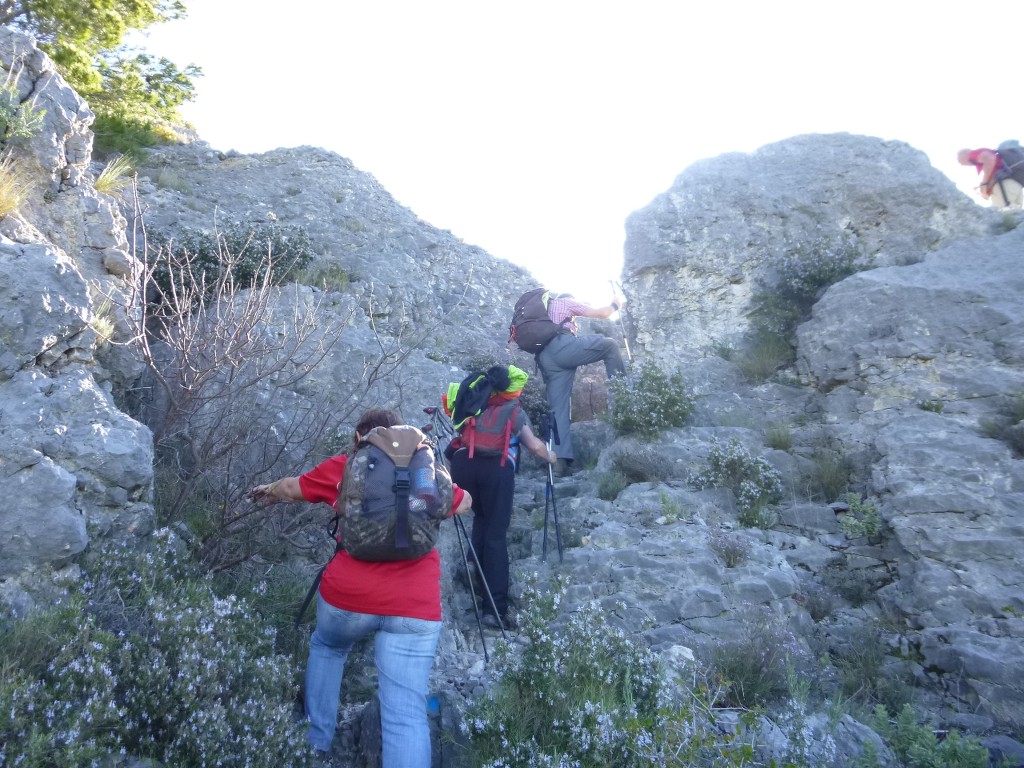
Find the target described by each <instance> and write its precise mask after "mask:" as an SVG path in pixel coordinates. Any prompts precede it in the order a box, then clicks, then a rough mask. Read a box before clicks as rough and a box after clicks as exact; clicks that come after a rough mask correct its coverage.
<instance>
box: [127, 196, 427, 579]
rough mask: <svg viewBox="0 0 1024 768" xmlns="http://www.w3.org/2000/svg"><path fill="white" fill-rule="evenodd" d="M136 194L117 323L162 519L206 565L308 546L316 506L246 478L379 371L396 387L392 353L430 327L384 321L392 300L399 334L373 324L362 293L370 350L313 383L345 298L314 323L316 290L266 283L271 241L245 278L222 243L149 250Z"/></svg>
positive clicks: (333, 427)
mask: <svg viewBox="0 0 1024 768" xmlns="http://www.w3.org/2000/svg"><path fill="white" fill-rule="evenodd" d="M135 204H136V208H137V209H136V216H135V219H134V220H135V226H136V227H137V229H138V230H141V231H137V232H136V233H135V235H136V236H135V237H134V238H133V242H135V243H137V244H138V243H141V253H140V252H138V249H137V253H136V257H137V259H136V267H137V271H136V273H135V274H134V275H132V278H133V280H132V286H133V291H132V293H131V294H130V296H129V298H128V300H127V301H125V302H122V304H121V309H122V310H123V313H122V317H120V318H119V320H120V322H121V324H122V327H123V328H124V329H125V333H126V335H127V337H128V340H127V342H126V343H128V344H130V345H131V346H132V347H133V348H134V349H135V350H136V351H137V353H138V354H139V356H140V357H141V359H142V360H143V362H144V363H145V366H146V372H145V374H144V376H143V379H142V381H141V382H140V384H139V387H138V389H137V391H136V392H135V397H134V398H133V399H132V403H133V407H132V408H131V410H132V411H133V413H134V414H135V415H136V416H137V417H138V418H139V419H140V420H141V421H143V423H145V424H146V425H147V426H149V427H150V429H151V430H152V432H153V439H154V448H155V454H156V467H155V473H156V499H155V501H156V506H157V512H158V514H159V516H160V517H161V519H162V522H164V523H177V522H184V523H186V524H187V525H188V528H189V530H190V531H191V532H192V533H193V535H194V536H195V538H196V543H197V544H198V545H199V547H198V548H199V551H200V552H201V553H202V556H203V559H204V561H205V565H206V566H207V568H209V569H210V570H213V571H218V570H224V569H227V568H232V567H234V566H236V565H238V564H241V563H244V562H247V561H250V560H252V559H253V558H255V557H259V558H271V559H276V555H275V549H276V550H281V549H282V548H283V547H299V548H304V549H309V548H312V547H316V546H317V545H318V543H319V542H320V541H321V537H319V536H317V537H312V536H309V535H306V534H305V532H304V529H305V528H307V526H308V525H309V523H310V522H311V520H313V519H317V518H319V519H322V518H323V515H324V511H323V510H316V509H311V508H309V507H308V506H307V507H303V508H300V507H296V506H291V507H289V506H283V505H278V506H277V507H267V508H265V507H262V506H259V505H256V504H254V503H253V502H251V501H250V500H249V499H248V491H249V489H250V488H252V486H253V485H255V484H256V483H257V481H260V480H263V479H266V478H268V477H279V476H281V475H284V474H295V473H296V472H297V471H299V470H300V469H302V468H304V467H308V465H309V464H310V463H312V462H311V461H310V459H311V457H312V454H313V452H314V451H315V450H316V448H317V447H318V446H323V445H325V444H326V443H327V442H328V438H329V437H330V436H331V435H333V434H335V433H337V432H338V431H339V428H340V427H341V425H343V424H346V423H351V422H352V421H354V418H355V416H356V415H358V412H359V411H361V410H362V409H363V408H365V407H366V406H367V405H369V404H370V402H369V400H370V399H371V398H373V397H374V396H375V384H378V383H379V382H381V381H383V380H385V379H386V380H387V381H388V385H389V387H391V388H393V389H397V390H398V393H399V396H400V395H401V390H402V386H403V379H402V374H401V370H400V369H401V367H402V365H403V363H404V362H405V361H406V360H407V359H408V356H409V355H410V353H411V352H412V351H413V350H414V349H415V348H416V347H417V346H418V345H419V344H422V342H423V339H424V338H426V337H427V335H428V334H430V333H433V331H434V330H435V327H433V326H432V327H430V328H427V329H425V330H424V329H423V328H422V327H421V326H417V325H416V324H409V323H404V322H402V319H401V317H398V318H397V319H396V312H397V313H398V314H401V313H402V312H404V311H405V308H404V307H402V306H401V305H400V306H398V307H394V306H392V307H389V311H388V312H387V313H386V314H387V316H388V317H389V318H390V319H391V320H393V321H394V322H395V324H396V327H398V328H399V329H401V330H400V332H399V333H397V334H395V335H387V334H385V333H384V332H380V331H378V329H377V327H376V323H377V322H378V321H379V320H378V313H376V312H375V311H374V308H373V306H372V297H371V299H370V301H371V306H370V308H369V312H368V314H369V316H370V324H371V329H372V330H373V333H374V338H375V339H376V342H377V349H376V350H375V351H374V352H372V353H368V354H365V355H364V356H363V358H362V359H359V358H358V357H356V355H355V354H352V355H347V356H346V359H345V366H343V368H344V371H343V376H342V378H344V379H345V382H344V383H341V382H339V381H337V379H338V378H339V377H338V376H337V375H335V376H334V377H333V378H332V380H331V383H332V386H330V387H325V386H324V382H322V381H319V380H318V377H317V376H316V374H315V372H316V370H317V368H318V366H319V365H320V364H321V363H323V362H324V360H325V358H326V357H327V356H328V355H329V354H331V352H332V350H333V349H334V348H335V346H336V345H337V344H338V341H339V339H340V338H341V334H342V329H344V328H345V327H346V325H348V323H347V320H348V319H349V318H351V314H352V313H353V312H355V311H356V307H355V304H354V303H353V307H352V309H351V310H350V314H349V316H348V317H342V318H338V317H332V320H331V322H325V319H324V315H325V312H324V311H323V310H324V307H323V306H322V304H321V302H322V301H323V299H324V296H325V295H324V294H318V293H317V292H315V291H311V290H309V289H308V288H303V287H301V286H294V285H291V286H289V285H279V284H278V283H277V282H276V281H275V279H274V275H275V269H274V266H275V264H274V258H275V254H274V252H273V249H272V247H271V246H270V245H269V244H268V247H267V249H266V253H265V254H263V255H262V256H261V258H260V259H258V260H256V259H254V258H253V255H252V253H251V251H250V252H248V253H247V254H246V259H247V264H246V268H247V274H248V275H250V276H249V277H247V279H246V280H245V281H244V284H239V283H238V281H237V280H236V277H235V275H236V273H237V270H236V269H234V267H235V259H236V256H235V255H234V254H233V253H231V252H230V250H229V249H228V248H226V247H221V248H220V249H219V251H218V254H217V256H218V258H217V261H218V262H219V265H218V266H216V267H215V268H214V267H211V265H210V263H209V259H207V261H206V262H205V263H204V264H202V265H200V264H198V263H197V261H196V259H195V258H194V257H193V256H192V255H191V254H190V253H189V252H188V251H186V250H182V249H176V248H175V247H174V244H173V243H167V244H165V245H163V246H161V247H159V248H154V249H153V250H152V252H151V251H150V249H149V247H148V245H147V239H146V235H145V226H144V222H143V217H142V215H141V211H140V209H139V208H138V199H137V197H136V198H135ZM218 242H222V241H221V240H220V239H218ZM257 261H258V263H256V262H257ZM276 273H277V274H282V270H280V269H279V270H276ZM410 311H411V310H410ZM442 319H443V318H442ZM440 322H441V321H440V320H439V321H438V323H440Z"/></svg>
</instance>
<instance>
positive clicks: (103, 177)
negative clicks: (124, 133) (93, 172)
mask: <svg viewBox="0 0 1024 768" xmlns="http://www.w3.org/2000/svg"><path fill="white" fill-rule="evenodd" d="M133 174H134V168H132V162H131V159H130V158H129V157H128V156H127V155H117V156H116V157H114V158H112V159H111V160H110V161H109V162H108V163H107V164H106V165H105V166H103V170H102V171H100V175H99V176H97V177H96V182H95V183H94V184H93V187H94V188H95V189H96V191H97V192H102V193H103V194H105V195H120V194H122V193H123V192H124V190H125V188H126V187H128V186H130V185H131V183H132V177H133Z"/></svg>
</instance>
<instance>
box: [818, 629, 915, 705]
mask: <svg viewBox="0 0 1024 768" xmlns="http://www.w3.org/2000/svg"><path fill="white" fill-rule="evenodd" d="M889 657H890V650H889V647H888V646H887V645H886V643H885V638H884V637H883V635H882V632H881V630H880V628H879V627H878V626H877V625H872V624H865V625H864V626H863V627H862V628H861V629H860V630H859V631H857V632H855V633H854V634H853V636H852V637H850V638H849V642H847V643H845V644H843V645H840V646H838V647H837V648H836V649H835V650H834V651H833V652H832V663H833V665H834V666H835V668H836V670H837V671H838V673H839V686H840V691H841V692H842V695H843V696H844V697H845V698H846V699H848V700H850V701H853V702H855V703H857V704H859V705H863V706H865V707H867V708H869V709H870V708H871V707H874V706H877V705H879V704H881V705H883V706H885V707H886V708H887V709H888V710H892V711H896V710H898V709H900V708H901V707H902V706H904V705H905V704H907V703H909V700H910V694H911V688H910V685H909V684H908V683H907V682H906V681H905V680H903V679H901V678H900V676H899V675H895V674H893V671H892V668H891V667H889V666H888V665H887V664H886V661H887V660H888V659H889Z"/></svg>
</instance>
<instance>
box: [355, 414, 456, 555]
mask: <svg viewBox="0 0 1024 768" xmlns="http://www.w3.org/2000/svg"><path fill="white" fill-rule="evenodd" d="M451 508H452V481H451V477H450V476H449V475H448V471H447V470H446V469H445V468H444V467H443V466H442V465H441V464H439V463H438V462H437V461H435V458H434V451H433V447H432V446H431V444H430V441H429V440H428V438H427V436H426V435H425V434H423V433H422V432H421V431H420V430H418V429H416V427H411V426H408V425H401V426H395V427H377V428H376V429H372V430H370V432H369V434H367V435H366V437H365V438H363V440H362V442H360V443H359V445H358V447H357V448H356V450H355V452H354V453H352V454H350V455H349V457H348V460H347V462H346V463H345V474H344V477H343V478H342V481H341V487H340V493H339V494H338V501H337V503H336V504H335V510H336V511H337V513H338V541H339V548H340V549H344V550H345V551H346V552H348V553H349V554H350V555H352V557H354V558H356V559H358V560H371V561H378V560H411V559H413V558H417V557H422V556H423V555H425V554H427V553H428V552H430V550H432V549H433V548H434V545H435V543H436V542H437V533H438V529H439V527H440V524H441V520H444V519H445V518H447V517H449V516H450V515H451Z"/></svg>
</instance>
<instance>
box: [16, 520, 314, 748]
mask: <svg viewBox="0 0 1024 768" xmlns="http://www.w3.org/2000/svg"><path fill="white" fill-rule="evenodd" d="M153 538H154V543H155V544H156V547H155V549H152V550H147V551H144V552H141V553H139V552H133V551H129V550H128V549H127V548H126V547H124V546H120V547H118V546H114V545H108V546H107V547H105V548H103V549H102V550H101V551H100V552H98V553H97V554H96V555H94V556H93V558H92V562H91V563H90V564H87V572H88V573H91V574H93V575H92V577H91V578H90V579H88V580H86V581H85V582H84V583H83V584H82V585H81V588H80V589H79V590H77V591H76V592H75V593H74V594H72V595H71V596H70V597H69V598H68V600H67V601H66V602H65V603H64V604H63V605H61V606H58V607H57V608H55V609H52V610H53V611H56V612H59V614H60V620H59V621H54V616H53V614H52V613H44V614H40V615H37V616H35V617H33V618H30V619H28V620H26V621H25V622H17V623H9V624H7V625H4V626H2V631H0V669H2V670H3V677H2V679H0V766H5V765H12V766H13V765H18V766H40V767H42V766H53V765H93V764H100V763H104V764H105V761H107V760H109V756H111V755H128V756H132V757H138V758H149V759H152V760H156V761H158V762H160V763H162V764H164V765H197V766H199V765H224V766H251V767H252V768H260V767H261V766H266V768H279V766H282V765H288V766H304V765H307V764H308V762H309V760H310V754H309V748H308V746H307V743H306V739H305V726H304V725H303V724H301V723H299V722H297V721H296V720H295V718H294V716H293V708H292V702H293V700H294V696H295V691H296V689H295V684H294V681H295V679H296V670H295V669H294V668H293V667H292V665H291V663H290V662H289V661H288V659H286V658H285V657H282V656H280V655H278V654H277V653H276V652H275V648H274V641H275V633H274V631H273V630H272V629H269V628H266V627H264V626H263V625H262V623H261V621H260V618H259V616H258V615H254V612H253V611H251V609H250V608H249V607H248V605H247V604H246V602H245V601H243V600H240V599H238V598H235V597H227V598H218V597H216V596H215V595H214V594H213V592H212V591H211V590H210V589H209V586H208V584H207V583H206V582H204V581H202V580H200V579H198V578H197V575H196V574H195V573H193V572H192V570H191V568H190V567H189V565H188V564H187V563H186V562H185V561H184V560H183V559H182V558H181V557H180V555H179V552H180V549H181V548H180V544H179V542H177V541H176V540H175V539H174V537H173V535H172V534H170V533H169V532H168V531H167V530H163V531H160V532H158V533H157V534H155V535H154V537H153ZM33 624H35V626H33ZM40 625H41V626H43V627H46V628H49V630H48V631H53V630H56V631H57V633H58V635H57V636H56V637H53V638H52V639H51V642H52V643H53V647H52V649H51V648H42V649H39V652H40V653H46V654H47V655H48V656H49V655H50V652H51V650H52V651H53V652H54V653H53V658H52V661H49V663H45V662H44V661H43V660H41V659H40V658H39V653H36V654H33V653H32V652H31V651H30V650H28V649H26V638H30V637H31V636H32V634H33V632H36V633H37V634H38V630H39V627H40Z"/></svg>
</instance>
